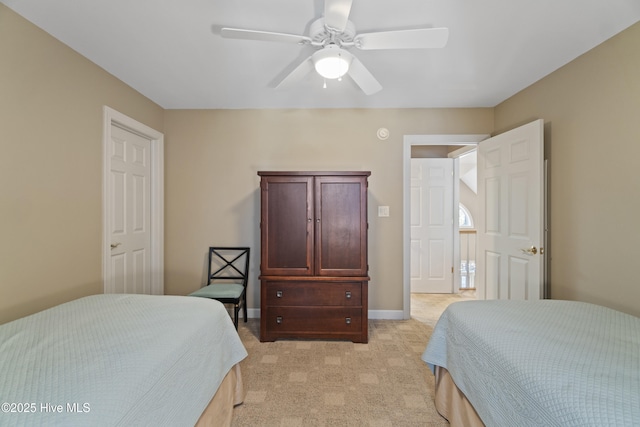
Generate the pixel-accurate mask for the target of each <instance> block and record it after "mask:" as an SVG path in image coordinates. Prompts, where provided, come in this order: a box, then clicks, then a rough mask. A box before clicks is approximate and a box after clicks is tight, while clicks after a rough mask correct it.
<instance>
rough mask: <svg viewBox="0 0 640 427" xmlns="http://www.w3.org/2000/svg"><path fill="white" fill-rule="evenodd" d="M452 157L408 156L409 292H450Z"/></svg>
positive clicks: (451, 266)
mask: <svg viewBox="0 0 640 427" xmlns="http://www.w3.org/2000/svg"><path fill="white" fill-rule="evenodd" d="M452 218H453V159H432V158H429V159H411V292H415V293H440V294H444V293H447V294H450V293H453V232H454V229H453V221H452Z"/></svg>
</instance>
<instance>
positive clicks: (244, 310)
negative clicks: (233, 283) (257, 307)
mask: <svg viewBox="0 0 640 427" xmlns="http://www.w3.org/2000/svg"><path fill="white" fill-rule="evenodd" d="M242 314H244V323H247V296H246V295H245V296H244V298H242Z"/></svg>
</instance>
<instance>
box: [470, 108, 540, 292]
mask: <svg viewBox="0 0 640 427" xmlns="http://www.w3.org/2000/svg"><path fill="white" fill-rule="evenodd" d="M543 135H544V121H543V120H536V121H534V122H531V123H529V124H526V125H524V126H521V127H519V128H517V129H513V130H511V131H508V132H505V133H503V134H500V135H497V136H495V137H493V138H490V139H487V140H485V141H482V142H481V143H480V144H479V146H478V202H479V211H480V213H481V217H482V218H481V221H480V223H479V224H477V226H476V228H477V230H478V257H477V260H476V288H477V298H478V299H541V298H544V294H543V293H544V292H543V290H544V262H543V261H544V257H543V256H542V253H543V248H542V247H541V246H542V244H543V239H544V166H543V165H544V152H543Z"/></svg>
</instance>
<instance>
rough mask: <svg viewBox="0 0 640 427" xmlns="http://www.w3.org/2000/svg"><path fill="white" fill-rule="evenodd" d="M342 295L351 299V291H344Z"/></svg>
mask: <svg viewBox="0 0 640 427" xmlns="http://www.w3.org/2000/svg"><path fill="white" fill-rule="evenodd" d="M344 296H345V297H347V299H351V291H346V292H345V293H344Z"/></svg>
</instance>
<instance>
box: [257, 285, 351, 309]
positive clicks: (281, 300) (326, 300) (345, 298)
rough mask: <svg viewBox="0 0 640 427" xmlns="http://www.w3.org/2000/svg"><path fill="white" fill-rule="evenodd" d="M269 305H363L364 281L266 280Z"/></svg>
mask: <svg viewBox="0 0 640 427" xmlns="http://www.w3.org/2000/svg"><path fill="white" fill-rule="evenodd" d="M265 290H266V303H267V305H268V306H280V307H281V306H300V305H305V306H340V307H344V306H346V307H350V306H353V307H356V306H362V282H320V281H315V282H295V281H286V282H285V281H281V282H279V281H266V283H265Z"/></svg>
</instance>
